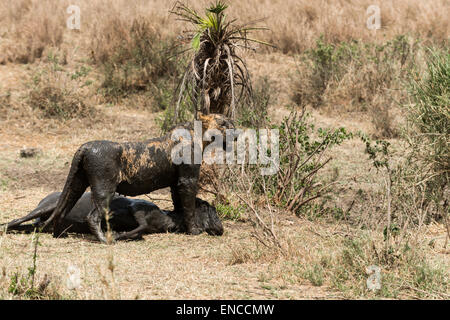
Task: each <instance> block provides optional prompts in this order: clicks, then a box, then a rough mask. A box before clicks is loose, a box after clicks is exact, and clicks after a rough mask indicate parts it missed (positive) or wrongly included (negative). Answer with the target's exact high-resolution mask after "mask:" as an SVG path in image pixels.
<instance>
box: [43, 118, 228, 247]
mask: <svg viewBox="0 0 450 320" xmlns="http://www.w3.org/2000/svg"><path fill="white" fill-rule="evenodd" d="M199 120H200V121H201V122H202V130H203V131H206V130H210V129H218V130H219V131H221V132H222V133H223V136H225V135H226V133H225V131H226V129H233V128H234V126H233V124H232V122H231V121H230V120H229V119H227V118H226V117H225V116H223V115H219V114H210V115H199ZM193 127H194V125H193V123H186V124H181V125H178V126H175V127H174V128H172V129H171V130H170V131H169V132H168V133H167V134H166V135H165V136H163V137H160V138H155V139H151V140H147V141H144V142H124V143H118V142H112V141H91V142H88V143H85V144H83V145H82V146H81V147H80V148H79V149H78V151H77V152H76V153H75V155H74V157H73V160H72V165H71V168H70V171H69V175H68V177H67V179H66V183H65V185H64V189H63V192H62V194H61V197H60V199H59V201H58V204H57V206H56V209H55V210H54V211H53V214H52V215H51V216H50V218H48V219H47V221H45V223H44V227H46V226H47V225H48V224H49V223H50V222H52V221H53V236H54V237H57V236H59V234H60V233H61V231H63V230H62V229H61V226H62V219H63V218H64V217H65V216H66V214H67V213H68V212H69V211H70V210H71V209H72V208H73V206H74V205H75V203H76V202H77V200H78V199H79V198H80V197H81V196H82V195H83V193H84V192H85V190H86V188H87V187H91V192H92V200H93V202H94V209H93V210H91V212H90V213H89V214H88V216H87V223H88V225H89V228H90V229H91V232H92V233H93V234H94V235H95V236H96V237H97V239H98V240H99V241H101V242H104V243H106V238H105V235H104V233H103V231H102V229H101V221H102V218H103V217H105V216H106V214H107V213H108V210H109V208H110V202H111V199H112V198H113V196H114V193H116V192H117V193H119V194H121V195H125V196H137V195H142V194H147V193H150V192H152V191H155V190H158V189H162V188H166V187H170V190H171V194H172V201H173V205H174V210H175V211H177V212H182V213H183V216H184V223H185V225H186V231H187V233H190V234H198V233H199V232H200V230H199V229H198V228H197V227H196V225H195V223H194V219H193V217H194V214H195V197H196V195H197V189H198V178H199V173H200V164H195V163H194V161H191V162H190V164H186V163H184V162H183V163H181V164H175V163H174V161H172V149H173V148H174V146H176V145H178V144H179V143H180V140H182V138H179V140H178V141H177V140H175V141H174V140H173V139H172V133H173V132H174V131H175V130H177V129H186V130H188V131H189V132H191V133H192V132H193ZM191 136H193V134H191ZM189 143H190V147H191V149H192V150H193V149H194V146H193V145H194V139H192V140H191V141H190V142H189ZM203 147H205V142H203ZM224 147H225V144H224Z"/></svg>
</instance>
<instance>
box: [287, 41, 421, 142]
mask: <svg viewBox="0 0 450 320" xmlns="http://www.w3.org/2000/svg"><path fill="white" fill-rule="evenodd" d="M422 52H423V50H422V46H421V45H420V44H419V43H418V42H417V41H415V40H413V39H410V38H407V37H405V36H400V37H397V38H396V39H394V40H392V41H388V42H386V43H384V44H381V45H377V44H373V43H361V42H351V43H347V42H343V43H340V44H338V45H330V44H326V43H325V42H324V40H323V38H319V39H318V40H317V44H316V48H314V49H311V50H308V51H307V52H306V53H305V54H304V55H302V56H301V58H300V61H299V64H298V66H299V69H298V71H297V73H296V75H295V76H294V79H293V80H294V81H293V94H292V100H293V101H294V102H295V103H296V104H297V105H299V106H306V105H311V106H312V107H315V108H325V109H326V110H330V111H335V112H342V111H347V112H355V111H356V112H367V113H368V114H369V116H370V117H371V118H372V121H373V123H374V125H375V128H376V129H377V136H378V137H388V138H392V137H395V136H397V134H398V129H397V128H396V125H397V123H396V121H395V117H394V116H395V114H396V113H398V110H399V105H400V104H401V103H404V102H405V101H406V99H407V98H408V94H407V92H406V91H405V90H404V82H405V81H406V80H407V79H408V78H409V77H410V72H411V71H412V70H416V69H419V68H420V61H418V60H419V58H418V57H419V56H420V54H422Z"/></svg>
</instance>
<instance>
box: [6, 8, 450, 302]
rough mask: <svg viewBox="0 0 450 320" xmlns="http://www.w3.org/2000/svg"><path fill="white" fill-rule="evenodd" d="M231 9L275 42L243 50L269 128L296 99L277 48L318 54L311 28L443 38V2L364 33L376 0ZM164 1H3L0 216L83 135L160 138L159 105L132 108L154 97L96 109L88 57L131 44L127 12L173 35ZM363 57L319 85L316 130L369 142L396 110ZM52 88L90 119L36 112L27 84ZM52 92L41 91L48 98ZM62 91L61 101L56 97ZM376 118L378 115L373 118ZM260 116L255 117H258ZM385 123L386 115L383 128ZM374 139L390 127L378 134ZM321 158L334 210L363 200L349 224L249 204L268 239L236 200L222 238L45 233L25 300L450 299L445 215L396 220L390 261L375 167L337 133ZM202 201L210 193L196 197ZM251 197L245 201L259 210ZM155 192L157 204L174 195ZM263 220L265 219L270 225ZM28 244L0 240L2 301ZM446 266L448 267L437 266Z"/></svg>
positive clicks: (60, 171) (61, 167)
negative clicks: (321, 103)
mask: <svg viewBox="0 0 450 320" xmlns="http://www.w3.org/2000/svg"><path fill="white" fill-rule="evenodd" d="M209 2H210V1H207V0H201V1H200V0H199V1H192V4H193V5H194V7H195V8H196V9H201V8H202V7H204V5H205V4H207V3H209ZM69 3H70V4H78V5H80V7H81V30H79V31H75V30H68V29H67V28H66V26H65V20H66V18H67V17H68V14H67V13H66V12H65V9H66V7H67V6H68V5H69ZM229 3H230V8H229V11H230V15H231V17H238V18H239V21H246V20H248V19H250V20H252V19H254V18H255V17H257V18H259V17H266V20H265V21H263V22H262V24H265V25H267V26H268V27H269V28H270V29H271V30H272V31H271V32H270V33H267V34H264V33H261V37H259V35H258V38H261V39H262V40H267V41H269V42H271V43H273V44H275V45H276V46H278V48H279V49H280V50H279V51H278V52H267V51H266V52H262V53H261V52H260V53H256V54H253V53H246V54H245V57H246V60H247V62H248V66H249V70H250V72H251V73H252V76H253V77H255V78H263V77H265V76H267V77H268V79H269V81H270V85H271V88H272V90H273V91H274V92H276V97H275V100H276V103H273V105H272V107H270V108H269V112H268V116H269V117H270V118H271V119H272V120H273V121H274V122H275V123H280V121H281V120H282V118H283V117H284V116H287V114H288V111H287V110H286V109H285V108H283V107H284V106H285V105H288V104H290V103H291V102H292V101H291V95H292V76H294V75H295V72H294V71H295V70H296V67H297V66H298V59H296V58H294V57H292V56H291V55H286V54H283V53H289V54H291V53H297V54H298V53H304V51H305V50H307V49H311V48H315V46H316V40H317V39H318V37H319V36H320V35H321V34H323V39H324V41H325V43H326V44H329V43H335V44H337V43H339V42H340V41H346V42H348V41H350V40H352V39H359V40H362V41H363V43H367V42H371V43H378V44H381V43H385V42H386V41H387V40H391V39H393V38H395V37H396V36H397V35H401V34H405V33H407V34H410V37H409V38H408V39H415V38H416V37H421V38H422V39H423V41H424V44H428V43H432V42H433V43H438V44H442V43H443V42H444V41H448V30H449V25H448V21H447V20H448V19H447V14H446V13H447V12H448V5H449V3H448V1H446V0H436V1H413V0H397V1H383V2H381V4H380V6H381V14H382V25H383V28H382V30H379V31H377V32H373V31H370V30H367V29H366V27H365V22H366V15H365V10H366V7H367V6H368V5H371V4H377V1H375V2H373V1H369V0H367V1H366V0H362V1H356V0H354V1H344V0H339V1H325V0H323V1H322V0H321V1H317V2H314V4H313V3H312V2H310V1H306V0H301V1H295V0H288V1H264V2H261V1H257V0H251V1H248V2H242V1H229ZM169 9H171V7H170V4H169V3H167V2H165V1H156V0H155V1H133V2H130V1H125V0H117V1H113V2H111V1H106V0H99V1H87V0H76V1H69V0H67V1H56V0H55V1H50V0H18V1H7V0H0V21H1V22H2V23H1V24H0V35H1V36H0V48H1V49H0V53H1V57H0V61H1V62H2V63H4V64H2V65H0V83H1V85H0V90H1V91H0V123H1V124H0V199H1V201H0V222H4V221H7V220H9V219H13V218H17V217H19V216H23V215H24V214H26V213H28V212H29V210H31V209H33V208H34V207H35V206H36V205H37V203H38V202H39V200H41V199H42V198H43V197H44V196H46V195H47V194H48V193H50V192H53V191H56V190H61V189H62V187H63V184H64V181H65V178H66V175H67V172H68V169H69V165H70V160H71V158H72V155H73V153H74V152H75V150H76V149H77V148H78V147H79V145H80V144H82V143H84V142H86V141H89V140H96V139H107V140H113V141H130V140H134V141H135V140H144V139H148V138H151V137H155V136H157V135H158V126H157V123H156V121H155V120H156V119H157V118H158V117H159V116H160V115H161V114H158V113H153V112H151V111H150V110H152V108H146V107H143V106H144V105H145V106H147V105H150V106H154V104H155V103H154V101H153V100H152V99H147V98H146V97H140V96H138V97H133V99H130V100H128V101H127V100H125V101H121V102H118V103H117V104H116V105H111V104H102V102H103V101H104V100H103V99H102V95H101V94H99V92H98V91H97V90H98V89H99V88H100V87H101V84H102V80H103V79H102V71H101V70H100V68H99V67H98V65H97V64H96V63H99V64H101V63H102V62H103V61H106V60H107V59H109V58H110V57H111V56H112V55H114V54H116V53H117V52H116V49H117V47H118V46H119V45H121V44H122V45H123V43H125V44H126V43H130V42H128V41H130V33H129V30H130V29H131V27H132V25H133V21H135V19H137V18H138V17H141V16H142V17H143V19H144V21H147V22H148V23H149V24H148V28H149V30H152V31H154V32H155V33H156V34H158V39H166V38H169V37H172V36H173V35H175V34H178V33H179V32H180V31H181V30H182V29H183V28H184V26H183V25H182V24H180V23H179V22H176V21H175V19H174V17H173V16H169V14H168V10H169ZM419 56H420V54H419ZM55 57H58V59H59V60H58V62H56V61H55ZM93 62H96V63H93ZM366 62H367V63H366V64H365V66H364V67H363V68H362V69H360V70H359V71H358V70H357V69H356V65H352V64H350V67H349V69H348V70H347V71H348V72H347V74H346V75H345V76H344V77H343V78H342V79H341V81H340V82H338V83H336V87H335V90H332V91H331V90H330V91H328V92H326V93H327V94H328V96H327V95H325V97H326V98H327V99H328V101H329V102H330V103H329V108H322V109H320V108H319V109H313V110H311V112H312V114H313V119H314V120H313V122H314V123H315V124H316V126H317V127H332V128H336V127H340V126H344V127H346V128H347V129H349V130H351V131H357V130H362V131H364V132H366V133H368V134H372V135H374V136H376V135H378V134H380V133H381V131H382V130H384V129H383V127H384V126H386V123H388V121H387V120H389V119H391V118H392V117H391V116H392V112H393V109H392V108H391V106H392V104H386V103H385V102H386V95H385V93H386V91H384V89H386V88H388V87H387V86H386V83H384V82H385V81H386V79H387V77H386V75H387V73H386V72H385V71H386V70H381V71H383V72H379V70H377V69H376V65H375V64H371V63H368V62H369V61H366ZM23 63H27V64H23ZM387 66H388V67H393V68H394V69H393V70H394V71H398V70H399V68H400V67H399V65H398V61H395V62H393V63H392V64H389V65H387ZM52 68H53V69H52ZM83 68H85V69H83ZM88 69H89V70H90V71H88ZM44 71H45V72H47V73H46V74H47V75H50V77H47V76H45V72H44ZM353 71H355V72H353ZM356 71H357V72H356ZM37 75H44V77H43V78H42V79H44V82H39V81H38V82H35V80H36V79H41V77H39V76H38V77H37ZM364 76H366V77H368V78H364ZM370 79H372V80H373V79H375V80H377V81H378V80H379V81H381V82H382V84H381V86H379V87H374V88H371V87H369V86H368V83H369V82H370V81H368V80H370ZM45 81H48V82H45ZM39 83H40V84H39ZM41 85H42V86H41ZM47 85H49V86H52V87H57V88H60V89H61V90H63V92H65V93H74V94H76V97H77V99H79V100H80V101H81V102H83V103H84V104H85V105H86V106H88V107H89V108H93V109H95V110H96V116H95V117H92V118H90V117H87V118H79V117H70V119H67V120H65V121H60V120H59V119H57V118H45V117H43V116H42V111H40V110H39V108H33V106H35V107H36V106H37V104H36V103H31V105H30V104H29V103H28V102H29V98H30V95H29V93H30V92H32V90H33V89H42V91H40V92H44V88H45V87H48V86H47ZM262 86H264V84H263V85H262ZM379 88H382V89H383V90H378V89H379ZM389 88H397V87H396V86H391V87H389ZM161 90H162V89H161ZM273 95H275V94H273ZM353 95H356V96H362V97H363V98H367V97H370V99H368V101H370V104H368V107H369V109H371V110H374V113H373V114H371V113H370V112H367V110H361V109H358V108H356V107H355V105H353V104H352V103H353V102H352V101H351V99H349V97H352V96H353ZM48 96H49V95H43V97H44V98H46V99H47V98H48ZM65 98H70V95H69V94H67V97H66V95H64V99H65ZM333 110H334V112H330V111H333ZM377 110H378V111H377ZM336 111H337V112H336ZM342 111H350V113H349V114H345V113H344V112H342ZM394 113H396V111H395V110H394ZM263 114H264V115H265V112H263ZM373 115H377V119H376V121H374V120H373ZM256 118H257V120H260V119H259V118H260V117H259V116H256ZM377 123H378V124H377ZM391 127H393V126H390V125H387V126H386V129H389V128H391ZM385 135H388V136H395V135H393V134H392V133H389V132H388V133H387V134H385ZM390 141H391V142H392V143H393V145H394V146H395V147H396V148H398V152H397V155H398V157H400V158H401V154H402V147H403V146H402V142H401V141H400V140H398V138H393V139H390ZM24 146H25V147H37V148H39V149H41V150H42V153H41V155H39V156H38V157H35V158H30V159H23V158H20V157H19V150H20V149H21V148H22V147H24ZM330 155H331V156H332V157H333V162H332V163H330V167H329V168H328V169H325V171H324V175H325V176H326V175H329V176H332V175H334V174H335V173H336V172H337V173H339V175H338V180H337V184H336V189H335V190H334V193H333V194H332V195H331V196H330V198H327V199H325V200H326V201H325V200H324V201H325V202H326V204H327V205H328V206H329V207H330V208H332V209H333V208H335V209H336V208H337V209H343V212H344V213H345V210H346V209H347V208H350V207H351V204H352V203H353V201H354V200H355V199H358V201H357V202H356V203H355V204H354V205H353V206H352V209H351V210H350V211H349V212H348V216H347V217H345V219H340V220H338V221H337V220H336V219H335V216H333V215H322V216H320V215H319V216H314V215H311V216H310V217H309V219H310V220H308V219H305V218H304V217H297V216H295V215H292V214H287V213H285V212H284V211H283V210H276V214H275V215H274V214H272V215H271V214H270V212H268V211H267V210H264V209H260V208H259V207H255V208H256V210H258V211H257V212H260V214H261V218H262V219H263V221H264V222H265V223H266V225H267V226H269V228H271V230H273V232H274V234H275V235H276V237H277V241H272V240H269V239H270V237H271V236H270V232H269V238H265V237H266V236H267V229H266V232H265V235H264V232H261V228H260V226H258V225H257V223H255V219H254V217H252V216H251V215H253V214H254V212H252V210H242V208H243V206H239V205H242V203H241V202H240V201H239V199H232V200H233V201H234V202H232V203H230V204H229V206H234V207H236V208H239V210H240V212H241V211H242V212H241V213H242V216H241V218H240V219H237V220H236V219H234V220H226V221H224V227H225V234H224V236H223V237H220V238H215V237H209V236H206V235H201V236H198V237H197V236H196V237H193V236H187V235H175V234H161V235H149V236H146V237H145V240H144V241H141V242H122V243H118V244H116V245H114V246H104V245H101V244H98V243H96V242H94V241H91V240H92V237H90V236H88V237H85V238H80V237H75V236H71V237H69V238H66V239H53V238H52V237H51V236H50V235H41V237H40V242H41V243H42V245H41V246H39V247H38V248H37V256H36V257H37V260H36V270H37V273H36V275H35V276H36V278H35V284H36V288H39V285H41V284H42V288H43V289H42V290H41V291H39V290H38V293H39V294H38V296H36V297H34V298H41V299H58V298H70V299H134V298H139V299H183V298H185V299H199V298H204V299H227V298H228V299H273V298H279V299H302V298H322V299H325V298H380V297H391V298H392V297H393V298H407V299H409V298H427V299H434V298H439V299H448V295H449V288H448V265H449V263H450V261H449V249H448V244H446V230H445V227H444V225H443V224H438V223H431V224H429V225H425V224H421V226H420V230H413V229H411V230H407V231H406V232H405V233H404V234H403V235H402V241H403V240H405V239H408V240H409V242H408V245H409V247H410V248H411V250H410V251H408V252H407V253H406V254H404V253H403V252H402V251H401V250H400V249H402V248H404V247H402V246H401V245H402V244H404V242H402V241H398V242H399V244H400V245H397V246H395V247H394V248H395V251H394V254H393V255H391V256H389V257H393V258H392V259H391V260H383V259H381V257H382V255H381V253H382V252H383V247H384V240H383V228H384V226H385V211H386V210H385V208H386V207H385V190H384V177H383V175H382V174H377V173H376V172H375V170H374V169H371V165H370V163H368V161H366V156H365V155H364V146H363V145H362V143H361V142H360V141H356V140H351V141H347V142H345V143H343V144H342V145H341V146H339V147H338V148H336V149H334V150H333V151H332V152H331V154H330ZM151 197H155V198H165V199H169V197H170V195H169V192H168V191H167V190H161V191H158V192H157V193H156V194H155V195H151ZM202 197H205V198H206V199H208V200H210V201H212V200H213V199H212V198H210V197H209V196H208V195H207V194H203V195H202ZM357 197H359V198H357ZM259 200H260V199H256V200H255V201H254V202H251V203H252V204H254V205H255V206H256V205H258V201H259ZM155 202H156V203H157V204H158V205H159V206H161V207H162V208H165V209H167V208H168V205H169V204H170V203H168V202H166V201H155ZM262 203H264V199H262ZM259 204H260V203H259ZM226 209H227V208H225V209H224V210H226ZM274 212H275V211H274ZM333 212H334V211H333ZM338 212H341V211H338ZM230 217H232V216H230ZM271 217H272V218H273V217H275V219H274V220H273V227H272V224H271ZM341 218H342V217H341ZM374 225H378V228H372V230H368V231H361V229H362V226H364V227H367V226H372V227H373V226H374ZM255 236H256V237H255ZM257 237H259V240H258V239H257ZM261 240H262V241H261ZM397 240H399V239H394V241H393V242H394V244H395V243H396V241H397ZM263 243H265V244H263ZM277 243H278V244H277ZM280 247H281V248H282V249H281V250H280ZM374 248H375V249H374ZM399 250H400V251H399ZM33 252H34V246H33V243H32V241H31V236H30V235H18V234H1V235H0V298H6V299H9V298H12V299H26V298H30V296H26V295H25V294H23V292H22V293H19V294H16V295H14V294H13V293H11V292H9V288H10V287H11V283H12V279H13V277H14V273H16V272H17V273H18V275H21V276H26V275H27V274H28V268H29V267H31V266H32V264H33ZM377 254H378V255H380V257H377ZM373 263H375V264H379V265H380V266H381V267H382V274H383V275H385V276H386V278H385V282H384V283H385V287H384V289H383V290H382V291H381V292H378V293H371V292H369V291H367V287H366V285H365V281H366V279H367V276H368V275H367V274H366V273H365V271H364V268H366V267H368V266H369V265H370V264H373ZM69 264H73V265H76V266H77V267H78V268H79V269H80V271H81V287H80V288H79V289H76V290H70V289H68V288H67V286H66V280H67V268H68V265H69ZM446 267H447V274H446V273H445V272H441V271H442V269H444V271H445V268H446ZM346 271H348V272H346ZM45 275H47V280H48V279H49V280H50V282H49V284H46V283H47V282H48V281H47V280H45ZM243 275H244V276H243ZM401 280H403V282H404V283H402V281H401ZM383 281H384V280H383ZM31 298H33V297H31Z"/></svg>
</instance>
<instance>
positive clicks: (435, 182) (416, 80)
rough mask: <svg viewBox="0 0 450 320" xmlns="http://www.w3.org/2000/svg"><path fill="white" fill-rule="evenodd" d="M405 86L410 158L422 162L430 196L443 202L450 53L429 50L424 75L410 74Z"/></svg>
mask: <svg viewBox="0 0 450 320" xmlns="http://www.w3.org/2000/svg"><path fill="white" fill-rule="evenodd" d="M408 89H409V92H410V94H411V97H412V103H411V104H409V105H407V111H408V120H409V124H410V126H409V131H408V133H407V139H408V141H409V142H410V143H411V148H410V149H411V154H410V158H411V160H412V161H413V162H416V163H417V162H418V163H421V164H422V172H423V173H425V174H426V178H427V184H428V186H429V187H431V189H432V191H433V195H432V197H433V198H435V200H436V201H442V200H443V198H444V192H445V191H446V188H448V185H449V178H450V146H449V141H450V107H449V106H450V53H448V52H447V51H433V50H429V56H428V60H427V70H426V73H425V75H424V76H420V74H419V73H414V74H412V77H411V80H410V82H409V87H408Z"/></svg>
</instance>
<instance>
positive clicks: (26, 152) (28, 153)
mask: <svg viewBox="0 0 450 320" xmlns="http://www.w3.org/2000/svg"><path fill="white" fill-rule="evenodd" d="M40 153H41V149H38V148H23V149H21V150H20V157H21V158H32V157H35V156H37V155H38V154H40Z"/></svg>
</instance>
